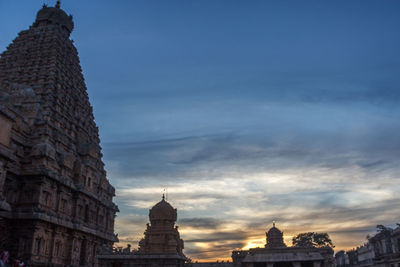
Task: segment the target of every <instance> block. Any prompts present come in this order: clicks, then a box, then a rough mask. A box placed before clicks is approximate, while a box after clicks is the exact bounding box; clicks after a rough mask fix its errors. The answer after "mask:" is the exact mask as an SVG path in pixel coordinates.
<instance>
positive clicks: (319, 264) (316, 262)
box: [313, 261, 321, 267]
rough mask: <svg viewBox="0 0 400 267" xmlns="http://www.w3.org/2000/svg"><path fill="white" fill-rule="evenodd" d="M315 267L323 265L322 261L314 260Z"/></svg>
mask: <svg viewBox="0 0 400 267" xmlns="http://www.w3.org/2000/svg"><path fill="white" fill-rule="evenodd" d="M313 267H321V262H319V261H314V262H313Z"/></svg>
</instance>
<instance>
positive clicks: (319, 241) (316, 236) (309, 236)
mask: <svg viewBox="0 0 400 267" xmlns="http://www.w3.org/2000/svg"><path fill="white" fill-rule="evenodd" d="M292 242H293V246H295V247H308V248H310V247H315V248H323V247H330V248H334V247H335V246H334V245H333V243H332V240H331V239H330V238H329V235H328V233H315V232H307V233H301V234H298V235H297V236H295V237H293V239H292Z"/></svg>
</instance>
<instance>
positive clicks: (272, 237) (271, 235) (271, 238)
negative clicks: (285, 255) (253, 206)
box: [265, 223, 286, 248]
mask: <svg viewBox="0 0 400 267" xmlns="http://www.w3.org/2000/svg"><path fill="white" fill-rule="evenodd" d="M265 247H267V248H279V247H286V245H285V243H284V242H283V232H281V230H279V229H278V228H276V227H275V223H274V225H273V227H272V228H271V229H269V230H268V232H267V244H266V245H265Z"/></svg>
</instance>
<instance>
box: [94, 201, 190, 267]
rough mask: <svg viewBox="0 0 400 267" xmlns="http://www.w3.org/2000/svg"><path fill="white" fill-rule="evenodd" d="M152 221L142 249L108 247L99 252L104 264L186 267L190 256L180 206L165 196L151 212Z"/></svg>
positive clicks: (126, 266)
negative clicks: (179, 222)
mask: <svg viewBox="0 0 400 267" xmlns="http://www.w3.org/2000/svg"><path fill="white" fill-rule="evenodd" d="M149 218H150V224H147V228H146V231H145V232H144V238H143V239H142V240H140V242H139V249H138V250H133V251H131V250H130V247H129V246H128V248H127V249H124V250H119V251H118V250H117V251H116V250H112V249H111V248H108V249H107V248H106V249H105V250H103V252H102V254H101V255H98V256H97V257H98V259H99V264H100V266H101V267H130V266H141V267H151V266H159V267H182V266H184V263H185V261H186V260H187V258H186V257H185V255H184V254H183V251H182V250H183V240H182V239H181V238H180V235H179V232H178V226H175V222H176V220H177V210H176V209H174V208H173V207H172V206H171V205H170V204H169V203H168V202H167V201H166V200H165V198H164V196H163V197H162V200H161V201H160V202H158V203H157V204H156V205H154V206H153V207H152V208H151V209H150V212H149Z"/></svg>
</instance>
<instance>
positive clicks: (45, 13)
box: [33, 3, 74, 33]
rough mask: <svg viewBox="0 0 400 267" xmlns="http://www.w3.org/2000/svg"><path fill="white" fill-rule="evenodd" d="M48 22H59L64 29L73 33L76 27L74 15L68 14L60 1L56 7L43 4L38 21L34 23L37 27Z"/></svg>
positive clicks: (37, 16) (37, 17) (38, 14)
mask: <svg viewBox="0 0 400 267" xmlns="http://www.w3.org/2000/svg"><path fill="white" fill-rule="evenodd" d="M47 24H57V25H60V26H61V27H62V28H63V29H65V30H67V32H68V33H71V32H72V30H73V29H74V22H73V21H72V16H71V15H70V16H68V15H67V13H65V11H64V10H62V9H61V8H60V6H59V3H57V5H56V6H55V7H48V6H47V5H43V7H42V9H40V10H39V11H38V13H37V15H36V21H35V23H34V24H33V25H34V26H35V27H38V26H41V25H47Z"/></svg>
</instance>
